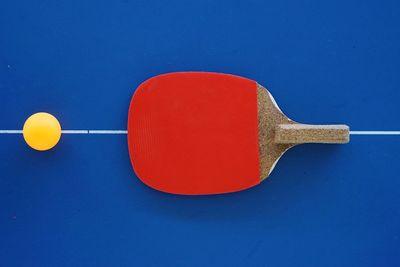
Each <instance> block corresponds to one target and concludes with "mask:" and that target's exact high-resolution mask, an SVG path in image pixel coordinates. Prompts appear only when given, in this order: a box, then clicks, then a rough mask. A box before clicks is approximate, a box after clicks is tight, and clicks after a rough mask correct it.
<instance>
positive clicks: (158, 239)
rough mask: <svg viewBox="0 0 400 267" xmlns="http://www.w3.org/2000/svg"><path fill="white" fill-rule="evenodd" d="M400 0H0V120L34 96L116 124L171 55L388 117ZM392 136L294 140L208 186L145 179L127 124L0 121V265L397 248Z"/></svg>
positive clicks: (398, 140)
mask: <svg viewBox="0 0 400 267" xmlns="http://www.w3.org/2000/svg"><path fill="white" fill-rule="evenodd" d="M399 12H400V2H399V1H394V0H393V1H390V0H388V1H372V0H368V1H355V0H346V1H344V0H339V1H316V0H314V1H311V0H310V1H295V0H282V1H261V0H260V1H227V0H226V1H215V0H213V1H211V0H207V1H183V0H182V1H177V0H169V1H151V0H146V1H145V0H142V1H133V0H121V1H104V0H98V1H45V0H43V1H28V0H26V1H19V0H2V1H1V2H0V129H21V128H22V125H23V123H24V121H25V119H26V118H27V117H28V116H29V115H30V114H32V113H35V112H38V111H47V112H50V113H52V114H54V115H55V116H56V117H57V118H59V120H60V121H61V123H62V127H63V128H64V129H122V130H124V129H126V121H127V110H128V106H129V102H130V98H131V96H132V93H133V92H134V91H135V88H136V87H137V86H138V85H139V84H140V83H141V82H142V81H144V80H145V79H147V78H149V77H152V76H154V75H157V74H160V73H165V72H172V71H188V70H191V71H215V72H224V73H232V74H236V75H241V76H245V77H248V78H251V79H254V80H256V81H258V82H259V83H260V84H262V85H265V86H266V87H267V88H269V90H270V91H271V92H272V94H273V95H274V96H275V99H276V100H277V102H278V103H279V104H280V106H281V108H282V109H283V110H284V111H285V113H286V114H287V115H288V116H289V117H291V118H293V119H295V120H297V121H301V122H307V123H346V124H348V125H350V127H351V128H352V130H399V129H400V120H399V115H400V106H399V99H400V75H399V70H400V27H399V26H400V16H399ZM399 150H400V137H399V136H352V140H351V142H350V144H348V145H340V146H339V145H337V146H334V145H303V146H298V147H296V148H294V149H292V150H290V151H289V152H287V153H286V154H285V155H284V157H283V158H282V159H281V160H280V162H279V163H278V165H277V168H276V169H275V170H274V172H273V174H272V175H271V176H270V178H269V179H268V180H266V181H264V182H263V183H262V184H260V185H259V186H257V187H254V188H252V189H249V190H246V191H243V192H240V193H234V194H227V195H217V196H197V197H188V196H176V195H169V194H164V193H160V192H158V191H155V190H153V189H150V188H148V187H147V186H145V185H144V184H142V183H141V182H140V180H138V179H137V178H136V176H135V174H134V172H133V170H132V168H131V165H130V162H129V157H128V150H127V144H126V136H125V135H65V136H63V137H62V140H61V142H60V143H59V145H58V146H57V147H56V148H55V149H53V150H51V151H48V152H45V153H38V152H36V151H33V150H31V149H30V148H28V147H27V145H26V144H25V143H24V141H23V139H22V137H21V135H18V134H17V135H5V134H3V135H0V159H1V160H0V265H1V266H399V265H400V179H399V173H400V163H399V159H400V153H399Z"/></svg>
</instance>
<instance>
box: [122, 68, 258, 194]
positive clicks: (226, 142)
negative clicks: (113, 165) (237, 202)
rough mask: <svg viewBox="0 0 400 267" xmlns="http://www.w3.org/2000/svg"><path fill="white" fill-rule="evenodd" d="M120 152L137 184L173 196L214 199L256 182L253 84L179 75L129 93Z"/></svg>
mask: <svg viewBox="0 0 400 267" xmlns="http://www.w3.org/2000/svg"><path fill="white" fill-rule="evenodd" d="M128 147H129V154H130V158H131V162H132V165H133V168H134V170H135V172H136V174H137V176H138V177H139V178H140V179H141V180H142V181H143V182H144V183H145V184H147V185H148V186H150V187H152V188H154V189H157V190H160V191H164V192H169V193H175V194H188V195H198V194H218V193H227V192H234V191H239V190H243V189H246V188H249V187H251V186H254V185H256V184H258V183H259V182H260V161H259V145H258V122H257V84H256V82H255V81H252V80H249V79H245V78H242V77H238V76H233V75H227V74H217V73H204V72H187V73H185V72H182V73H170V74H164V75H160V76H156V77H153V78H151V79H149V80H147V81H145V82H144V83H142V84H141V85H140V86H139V87H138V89H137V90H136V92H135V94H134V96H133V98H132V101H131V104H130V109H129V114H128Z"/></svg>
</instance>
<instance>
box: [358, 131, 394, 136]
mask: <svg viewBox="0 0 400 267" xmlns="http://www.w3.org/2000/svg"><path fill="white" fill-rule="evenodd" d="M350 134H351V135H400V131H350Z"/></svg>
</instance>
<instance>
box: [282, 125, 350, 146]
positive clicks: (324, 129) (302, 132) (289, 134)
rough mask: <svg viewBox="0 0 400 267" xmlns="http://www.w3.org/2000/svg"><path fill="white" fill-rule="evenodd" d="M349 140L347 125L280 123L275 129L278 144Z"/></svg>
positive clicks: (326, 142)
mask: <svg viewBox="0 0 400 267" xmlns="http://www.w3.org/2000/svg"><path fill="white" fill-rule="evenodd" d="M348 142H349V127H348V126H347V125H308V124H296V123H295V124H279V125H277V127H276V130H275V143H277V144H303V143H324V144H345V143H348Z"/></svg>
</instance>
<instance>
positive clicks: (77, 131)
mask: <svg viewBox="0 0 400 267" xmlns="http://www.w3.org/2000/svg"><path fill="white" fill-rule="evenodd" d="M61 133H62V134H128V131H127V130H62V131H61ZM0 134H22V130H0ZM350 135H400V131H350Z"/></svg>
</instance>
